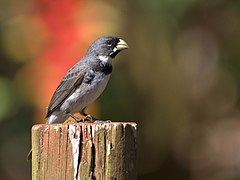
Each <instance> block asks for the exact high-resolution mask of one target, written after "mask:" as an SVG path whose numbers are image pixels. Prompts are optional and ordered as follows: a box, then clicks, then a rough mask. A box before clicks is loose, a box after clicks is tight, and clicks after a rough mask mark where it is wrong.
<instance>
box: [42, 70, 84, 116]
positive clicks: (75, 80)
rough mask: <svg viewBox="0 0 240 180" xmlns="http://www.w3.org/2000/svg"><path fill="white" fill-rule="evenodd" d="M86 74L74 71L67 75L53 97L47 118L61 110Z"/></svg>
mask: <svg viewBox="0 0 240 180" xmlns="http://www.w3.org/2000/svg"><path fill="white" fill-rule="evenodd" d="M84 74H85V73H84V72H81V71H80V70H77V71H75V70H74V69H72V70H70V71H69V72H68V73H67V75H66V76H65V77H64V79H63V80H62V82H61V83H60V84H59V86H58V87H57V89H56V91H55V92H54V94H53V96H52V99H51V101H50V104H49V107H48V112H47V115H46V117H49V116H50V115H51V114H52V112H54V111H55V110H56V109H57V108H59V107H60V106H61V105H62V104H63V103H64V101H65V100H66V99H67V98H68V97H69V96H70V95H71V94H72V93H73V92H74V90H75V89H76V88H77V87H78V86H79V85H80V84H81V83H82V81H83V78H84Z"/></svg>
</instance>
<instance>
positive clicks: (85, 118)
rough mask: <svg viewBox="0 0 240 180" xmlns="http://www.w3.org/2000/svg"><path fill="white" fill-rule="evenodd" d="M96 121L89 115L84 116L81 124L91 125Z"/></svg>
mask: <svg viewBox="0 0 240 180" xmlns="http://www.w3.org/2000/svg"><path fill="white" fill-rule="evenodd" d="M96 120H97V119H96V118H95V117H93V116H91V115H89V114H88V115H86V116H85V117H84V118H83V122H90V123H93V122H95V121H96Z"/></svg>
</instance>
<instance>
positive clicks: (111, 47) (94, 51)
mask: <svg viewBox="0 0 240 180" xmlns="http://www.w3.org/2000/svg"><path fill="white" fill-rule="evenodd" d="M128 48H129V45H128V44H127V42H126V41H124V40H123V39H121V38H118V37H116V36H103V37H100V38H98V39H96V40H95V41H94V42H93V43H92V44H91V45H90V47H89V48H88V50H87V52H86V54H85V56H83V58H82V59H80V60H79V61H78V62H77V63H76V64H75V65H73V66H72V68H70V70H69V71H68V72H67V73H66V75H65V76H64V77H63V79H62V81H61V82H60V84H59V85H58V87H57V88H56V90H55V92H54V93H53V96H52V98H51V100H50V103H49V106H48V109H47V114H46V124H55V123H64V122H66V121H65V120H66V119H68V117H72V118H73V120H75V121H77V122H78V121H84V120H86V119H88V120H90V121H91V122H95V121H99V120H98V119H97V118H95V117H93V116H91V115H90V114H87V113H86V108H87V106H88V105H90V104H91V103H92V102H94V101H95V100H96V99H97V98H98V97H99V96H100V95H101V94H102V92H103V91H104V89H105V87H106V85H107V83H108V81H109V78H110V75H111V73H112V60H113V59H114V58H115V57H116V55H117V54H118V53H119V52H121V51H122V50H124V49H128ZM78 112H79V113H80V114H81V115H83V116H84V118H82V119H79V118H77V117H75V116H74V114H75V113H78ZM31 159H32V150H30V152H29V153H28V155H27V161H29V160H31Z"/></svg>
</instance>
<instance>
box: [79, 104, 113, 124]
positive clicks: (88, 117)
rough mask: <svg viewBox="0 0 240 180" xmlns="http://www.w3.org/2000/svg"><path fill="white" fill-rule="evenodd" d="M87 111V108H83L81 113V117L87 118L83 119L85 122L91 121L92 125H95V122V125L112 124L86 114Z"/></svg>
mask: <svg viewBox="0 0 240 180" xmlns="http://www.w3.org/2000/svg"><path fill="white" fill-rule="evenodd" d="M85 110H86V107H85V108H83V109H82V110H81V111H80V112H79V113H80V114H81V115H83V116H85V117H84V118H83V121H86V120H90V122H92V123H93V122H94V123H102V122H107V123H110V122H111V120H106V121H104V120H100V119H97V118H95V117H93V116H91V115H90V114H87V113H86V112H85Z"/></svg>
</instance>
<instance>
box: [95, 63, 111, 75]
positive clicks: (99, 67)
mask: <svg viewBox="0 0 240 180" xmlns="http://www.w3.org/2000/svg"><path fill="white" fill-rule="evenodd" d="M93 71H96V72H102V73H104V74H105V75H108V74H110V73H111V72H112V65H111V64H110V63H103V62H101V61H98V63H97V64H96V65H95V66H94V67H93Z"/></svg>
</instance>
